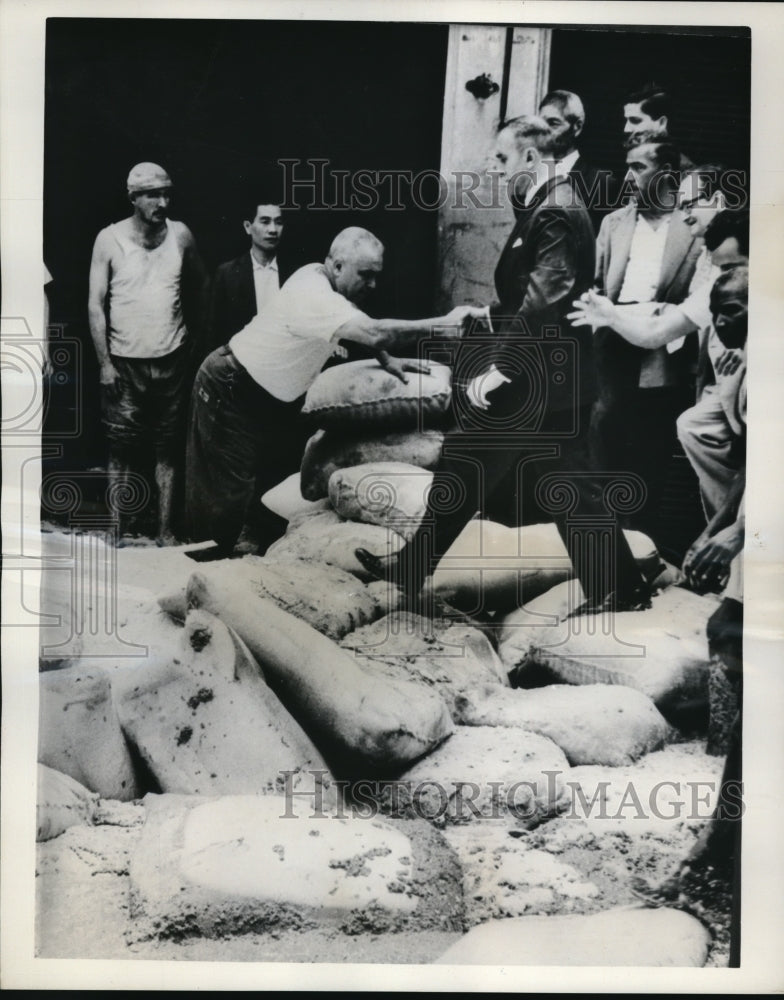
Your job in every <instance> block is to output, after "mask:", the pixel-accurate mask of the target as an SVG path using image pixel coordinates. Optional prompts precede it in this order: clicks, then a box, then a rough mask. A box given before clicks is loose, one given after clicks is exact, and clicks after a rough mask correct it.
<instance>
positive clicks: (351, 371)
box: [302, 359, 452, 430]
mask: <svg viewBox="0 0 784 1000" xmlns="http://www.w3.org/2000/svg"><path fill="white" fill-rule="evenodd" d="M406 377H407V379H408V381H407V382H401V380H400V379H399V378H397V377H396V376H395V375H391V374H390V373H389V372H387V371H385V370H384V369H383V368H382V367H381V365H380V364H379V363H378V361H376V360H375V359H372V360H366V361H350V362H348V364H344V365H336V366H335V367H334V368H328V369H327V370H326V371H324V372H322V373H321V374H320V375H319V376H318V378H317V379H316V381H315V382H314V383H313V385H312V386H311V387H310V389H308V394H307V396H306V397H305V405H304V406H303V407H302V412H303V414H304V415H305V416H307V417H309V418H310V419H311V420H312V421H313V423H314V424H315V426H317V427H324V428H337V429H339V430H343V429H346V428H351V427H358V426H360V427H362V426H364V427H369V426H372V427H375V428H378V429H380V430H382V429H383V430H403V429H406V430H414V429H416V428H419V427H422V428H424V427H437V426H441V424H442V423H443V422H444V420H445V418H446V416H447V413H448V410H449V401H450V398H451V395H452V388H451V384H452V372H451V369H450V368H448V367H447V366H446V365H441V364H437V363H435V362H431V363H430V373H429V374H427V375H426V374H424V373H415V372H409V373H407V376H406Z"/></svg>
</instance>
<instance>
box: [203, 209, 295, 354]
mask: <svg viewBox="0 0 784 1000" xmlns="http://www.w3.org/2000/svg"><path fill="white" fill-rule="evenodd" d="M243 227H244V229H245V232H246V233H247V234H248V236H250V241H251V245H250V250H248V251H246V252H245V253H243V254H241V255H240V256H239V257H235V258H234V260H230V261H227V262H226V263H225V264H221V265H220V266H219V267H218V269H217V271H216V273H215V280H214V282H213V287H212V302H211V307H210V324H209V329H210V334H209V337H210V342H209V344H208V345H207V346H208V350H207V353H208V354H209V353H210V352H211V351H213V350H214V349H215V348H216V347H222V346H223V345H224V344H226V343H228V341H229V339H230V338H231V337H233V336H234V334H235V333H239V331H240V330H241V329H242V328H243V327H245V326H247V325H248V323H250V321H251V320H252V319H253V317H254V316H255V315H256V314H257V313H258V312H260V311H261V309H262V308H263V306H264V305H265V304H266V303H267V302H268V301H269V299H270V297H271V296H272V295H274V293H275V292H276V291H277V290H278V289H279V288H280V286H281V284H282V283H283V280H285V277H284V276H283V275H282V274H281V273H280V270H279V267H278V247H279V245H280V240H281V236H282V234H283V214H282V212H281V208H280V205H279V204H276V203H275V202H269V201H263V200H262V201H258V200H254V201H252V202H249V210H248V212H247V217H246V218H245V220H244V221H243Z"/></svg>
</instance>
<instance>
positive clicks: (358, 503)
mask: <svg viewBox="0 0 784 1000" xmlns="http://www.w3.org/2000/svg"><path fill="white" fill-rule="evenodd" d="M432 481H433V474H432V473H431V472H428V471H427V470H425V469H422V468H418V467H417V466H415V465H412V464H410V463H406V462H369V463H366V464H364V465H356V466H351V467H348V468H344V469H336V470H335V471H334V472H333V473H332V474H331V476H330V478H329V486H328V491H329V501H326V500H324V501H319V502H317V503H312V502H308V501H306V500H304V499H303V498H302V497H301V495H300V492H299V480H298V477H296V476H292V477H290V478H289V479H288V480H286V481H285V483H281V484H280V485H279V486H277V487H275V490H274V491H270V494H266V495H265V497H264V498H263V502H264V503H267V504H268V506H270V509H273V510H274V511H275V512H276V513H278V514H280V515H281V516H283V517H286V518H287V519H288V520H289V531H288V533H287V534H286V536H285V537H284V538H282V539H280V540H279V541H278V542H275V543H274V545H272V546H271V547H270V548H269V549H268V550H267V555H268V556H270V557H272V558H275V559H276V560H281V559H287V560H289V559H305V560H308V561H310V562H325V563H330V564H332V565H334V566H338V567H340V568H341V569H344V570H347V571H348V572H351V573H354V574H356V575H357V576H359V577H360V579H367V576H366V573H365V571H364V569H363V568H362V566H361V565H360V564H359V562H358V561H357V559H356V557H355V555H354V549H355V548H358V547H362V548H365V549H368V551H370V552H373V553H375V554H376V555H384V554H389V553H394V552H397V551H399V549H400V548H401V547H402V546H403V544H404V542H406V541H408V540H409V539H410V538H411V537H412V535H413V534H414V533H415V532H416V530H417V528H418V527H419V525H420V523H421V521H422V518H423V516H424V513H425V508H426V505H427V499H428V494H429V491H430V488H431V485H432ZM268 500H269V503H268ZM330 503H331V508H330V507H329V504H330ZM273 505H274V506H273ZM625 535H626V539H627V541H628V542H629V545H630V547H631V550H632V552H633V554H634V556H635V559H636V560H637V563H638V565H639V566H640V569H641V570H642V571H643V573H645V575H646V576H647V577H648V578H649V579H652V578H653V577H654V576H656V573H657V572H658V570H659V568H660V565H661V560H660V558H659V554H658V552H657V550H656V546H655V545H654V543H653V542H652V541H651V539H650V538H648V536H647V535H644V534H642V533H641V532H639V531H626V532H625ZM573 572H574V571H573V568H572V564H571V561H570V559H569V555H568V553H567V551H566V546H565V545H564V543H563V541H562V539H561V536H560V535H559V533H558V529H557V528H556V526H555V525H554V524H530V525H525V526H523V527H519V528H511V527H506V526H505V525H501V524H496V523H494V522H493V521H484V520H474V521H470V522H469V523H468V524H467V525H466V526H465V528H464V529H463V531H462V532H461V533H460V535H459V536H458V537H457V538H456V539H455V541H454V543H453V544H452V546H451V548H450V549H449V551H448V552H447V553H446V555H445V556H444V557H443V559H442V560H441V562H440V564H439V566H438V569H437V570H436V572H435V574H434V576H433V592H434V594H435V596H436V598H438V599H439V600H441V601H444V602H446V603H447V604H450V605H452V606H453V607H455V608H459V609H460V610H461V611H464V612H465V613H466V614H469V615H478V614H481V613H484V612H497V611H503V612H508V611H510V610H513V609H514V608H518V607H520V606H521V605H523V604H524V603H525V602H526V601H529V600H531V599H532V598H534V597H537V596H538V595H539V594H543V593H545V592H546V591H547V590H549V589H550V588H551V587H554V586H555V585H556V584H559V583H563V582H564V581H566V580H568V579H569V578H570V577H571V576H572V575H573Z"/></svg>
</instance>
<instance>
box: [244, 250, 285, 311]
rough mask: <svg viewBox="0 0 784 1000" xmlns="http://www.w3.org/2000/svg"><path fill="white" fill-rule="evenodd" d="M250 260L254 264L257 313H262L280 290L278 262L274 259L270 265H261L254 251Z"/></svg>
mask: <svg viewBox="0 0 784 1000" xmlns="http://www.w3.org/2000/svg"><path fill="white" fill-rule="evenodd" d="M250 260H251V264H253V287H254V289H255V290H256V312H257V313H260V312H261V310H262V309H263V308H264V306H265V305H266V304H267V303H268V302H269V301H270V299H271V298H272V297H273V296H274V295H275V293H276V292H277V291H278V290H279V289H280V277H279V275H278V261H277V259H276V258H275V257H273V258H272V260H271V261H270V262H269V264H260V263H259V262H258V261H257V260H256V258H255V257H254V256H253V251H251V254H250Z"/></svg>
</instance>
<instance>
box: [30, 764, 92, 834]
mask: <svg viewBox="0 0 784 1000" xmlns="http://www.w3.org/2000/svg"><path fill="white" fill-rule="evenodd" d="M97 809H98V795H96V794H95V792H91V791H89V790H88V789H87V788H85V787H84V785H81V784H79V782H78V781H75V780H74V779H73V778H71V777H70V776H69V775H67V774H63V773H62V772H61V771H55V770H54V769H53V768H51V767H46V766H45V765H44V764H39V765H38V795H37V798H36V803H35V822H36V834H35V839H36V840H37V841H41V840H51V839H52V838H53V837H59V836H60V834H61V833H64V832H65V831H66V830H67V829H68V828H69V827H71V826H79V825H80V824H82V823H88V824H89V823H92V822H93V820H94V819H95V814H96V811H97Z"/></svg>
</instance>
